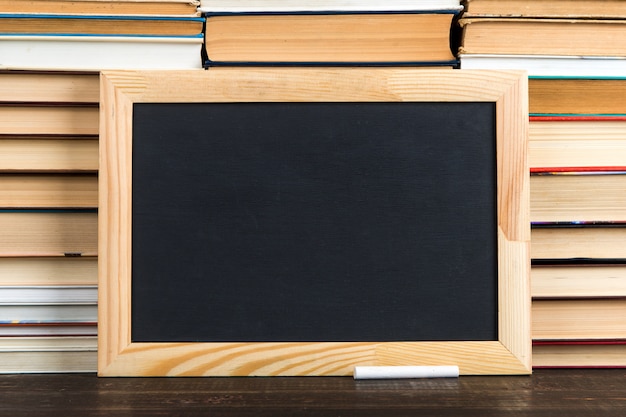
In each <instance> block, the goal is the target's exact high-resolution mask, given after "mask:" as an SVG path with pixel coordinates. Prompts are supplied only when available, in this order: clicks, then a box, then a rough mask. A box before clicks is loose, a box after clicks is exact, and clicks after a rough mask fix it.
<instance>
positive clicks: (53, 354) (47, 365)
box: [0, 341, 98, 374]
mask: <svg viewBox="0 0 626 417" xmlns="http://www.w3.org/2000/svg"><path fill="white" fill-rule="evenodd" d="M0 343H2V342H1V341H0ZM0 358H2V360H1V361H0V373H2V374H26V373H33V374H41V373H83V372H95V371H96V369H97V367H98V353H97V351H95V350H92V349H89V350H78V351H66V350H46V351H13V352H2V351H0Z"/></svg>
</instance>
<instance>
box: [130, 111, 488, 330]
mask: <svg viewBox="0 0 626 417" xmlns="http://www.w3.org/2000/svg"><path fill="white" fill-rule="evenodd" d="M495 142H496V141H495V105H494V103H490V102H483V103H474V102H465V103H443V102H436V103H427V102H402V103H400V102H393V103H391V102H371V103H276V102H275V103H199V104H191V103H190V104H187V103H176V104H167V103H136V104H134V114H133V145H132V146H133V161H132V187H133V195H132V211H133V216H132V234H133V240H132V312H131V314H132V319H131V327H132V329H131V332H132V336H131V337H132V341H133V342H160V341H167V342H175V341H188V342H216V341H225V342H237V341H246V342H254V341H260V342H263V341H405V340H406V341H427V340H428V341H437V340H442V341H443V340H446V341H455V340H458V341H467V340H498V332H497V326H498V314H497V306H498V302H497V301H498V300H497V287H498V284H497V282H498V277H497V259H498V258H497V229H496V228H497V222H496V179H495V176H496V168H495V165H496V150H495Z"/></svg>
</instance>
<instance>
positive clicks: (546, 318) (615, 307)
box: [532, 298, 626, 341]
mask: <svg viewBox="0 0 626 417" xmlns="http://www.w3.org/2000/svg"><path fill="white" fill-rule="evenodd" d="M532 338H533V340H535V341H538V340H577V339H593V340H598V339H600V340H601V339H626V298H598V299H592V298H580V299H562V300H533V302H532Z"/></svg>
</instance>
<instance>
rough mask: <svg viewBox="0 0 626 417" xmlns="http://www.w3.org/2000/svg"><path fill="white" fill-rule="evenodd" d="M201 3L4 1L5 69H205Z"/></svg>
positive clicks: (1, 42) (0, 35) (0, 47)
mask: <svg viewBox="0 0 626 417" xmlns="http://www.w3.org/2000/svg"><path fill="white" fill-rule="evenodd" d="M197 8H198V3H197V2H196V1H195V0H111V1H106V0H21V1H13V0H0V11H1V12H0V51H2V52H1V58H0V69H21V70H24V69H31V70H85V71H90V70H103V69H130V68H134V69H155V68H158V69H184V68H202V59H201V52H202V42H203V25H204V19H203V18H202V17H200V16H199V12H198V10H197Z"/></svg>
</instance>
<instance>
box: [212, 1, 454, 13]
mask: <svg viewBox="0 0 626 417" xmlns="http://www.w3.org/2000/svg"><path fill="white" fill-rule="evenodd" d="M416 10H453V11H461V10H463V6H462V5H461V1H460V0H421V1H414V0H385V1H380V0H339V1H333V0H307V1H299V0H200V11H201V12H204V13H252V12H257V13H266V12H355V11H377V12H384V11H416Z"/></svg>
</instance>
